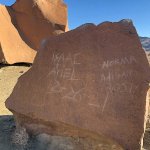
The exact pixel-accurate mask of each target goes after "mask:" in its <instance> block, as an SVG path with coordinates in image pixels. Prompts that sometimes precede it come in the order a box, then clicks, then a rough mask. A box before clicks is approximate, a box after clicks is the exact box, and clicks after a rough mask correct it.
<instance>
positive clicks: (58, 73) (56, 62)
mask: <svg viewBox="0 0 150 150" xmlns="http://www.w3.org/2000/svg"><path fill="white" fill-rule="evenodd" d="M79 56H80V53H75V54H71V53H69V54H67V55H66V56H65V54H64V53H63V52H54V53H53V57H52V61H51V64H52V65H53V68H52V70H51V71H50V72H49V74H48V76H51V75H53V77H54V78H55V79H58V78H60V79H66V80H79V79H78V78H77V77H76V73H77V69H76V68H77V67H78V65H80V62H79V61H78V59H79V58H78V57H79Z"/></svg>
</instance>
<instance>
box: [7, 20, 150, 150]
mask: <svg viewBox="0 0 150 150" xmlns="http://www.w3.org/2000/svg"><path fill="white" fill-rule="evenodd" d="M41 66H42V67H41ZM149 79H150V72H149V65H148V61H147V59H146V56H145V53H144V51H143V49H142V46H141V43H140V41H139V38H138V35H137V32H136V30H135V28H134V26H133V24H132V22H131V21H130V20H122V21H120V22H117V23H111V22H105V23H102V24H100V25H98V26H95V25H93V24H86V25H83V26H81V27H79V28H77V29H75V30H72V31H70V32H67V33H65V34H62V35H59V36H56V37H51V38H49V39H48V40H47V41H46V42H45V44H43V45H42V46H41V50H40V51H39V53H38V55H37V57H36V59H35V64H34V65H33V67H32V68H31V69H30V70H29V71H28V72H27V73H26V74H24V75H23V76H22V77H20V78H19V81H18V83H17V85H16V87H15V88H14V92H13V93H12V94H11V96H10V97H9V98H8V99H7V101H6V107H7V108H8V109H9V110H11V111H12V112H13V113H14V115H15V116H16V120H17V123H18V124H19V125H22V126H25V127H26V128H27V129H28V130H30V131H33V132H43V131H44V132H48V133H51V134H54V135H55V134H56V135H70V136H81V137H84V136H85V134H82V132H80V131H81V129H85V130H88V131H93V132H96V133H98V134H103V135H105V136H107V137H110V138H112V139H113V140H115V141H117V142H118V143H119V144H121V145H122V146H123V147H124V149H128V150H139V149H140V148H141V146H142V139H143V134H144V131H145V125H146V117H147V116H146V115H147V107H148V105H147V103H146V95H147V91H148V84H149Z"/></svg>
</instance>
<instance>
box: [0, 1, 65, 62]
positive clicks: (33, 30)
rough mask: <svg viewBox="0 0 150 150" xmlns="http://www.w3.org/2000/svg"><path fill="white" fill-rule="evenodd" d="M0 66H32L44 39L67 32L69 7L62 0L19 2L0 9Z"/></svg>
mask: <svg viewBox="0 0 150 150" xmlns="http://www.w3.org/2000/svg"><path fill="white" fill-rule="evenodd" d="M0 12H1V14H0V24H1V26H0V45H1V49H0V62H2V61H3V62H6V63H8V64H13V63H17V62H29V63H32V62H33V60H34V57H35V55H36V51H37V50H38V49H39V45H40V43H41V41H42V40H43V39H44V38H47V37H49V36H52V35H57V34H60V33H62V32H65V31H67V30H68V23H67V6H66V5H65V4H64V3H63V2H62V1H61V0H54V1H47V0H17V1H16V3H15V4H14V5H12V6H11V7H5V6H2V5H0Z"/></svg>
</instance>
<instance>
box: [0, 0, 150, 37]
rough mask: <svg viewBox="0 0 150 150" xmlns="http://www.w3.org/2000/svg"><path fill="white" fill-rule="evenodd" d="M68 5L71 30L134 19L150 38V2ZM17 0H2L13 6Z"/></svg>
mask: <svg viewBox="0 0 150 150" xmlns="http://www.w3.org/2000/svg"><path fill="white" fill-rule="evenodd" d="M64 1H65V3H66V4H67V5H68V19H69V28H70V29H74V28H76V27H78V26H80V25H82V24H84V23H95V24H99V23H101V22H104V21H111V22H116V21H120V20H122V19H125V18H126V19H132V21H133V23H134V25H135V27H136V29H137V32H138V34H139V35H140V36H146V37H150V0H64ZM14 2H15V0H0V3H2V4H6V5H11V4H12V3H14Z"/></svg>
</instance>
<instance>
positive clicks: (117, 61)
mask: <svg viewBox="0 0 150 150" xmlns="http://www.w3.org/2000/svg"><path fill="white" fill-rule="evenodd" d="M133 63H137V60H136V58H135V57H134V56H129V57H124V58H120V59H119V58H118V59H117V58H116V59H114V60H107V61H104V62H103V64H102V69H108V68H110V67H113V66H116V65H118V66H121V65H131V64H133Z"/></svg>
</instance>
